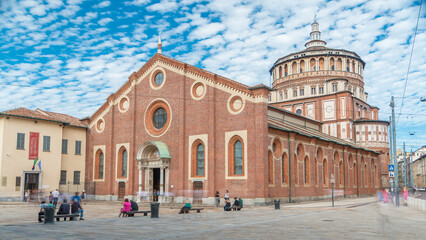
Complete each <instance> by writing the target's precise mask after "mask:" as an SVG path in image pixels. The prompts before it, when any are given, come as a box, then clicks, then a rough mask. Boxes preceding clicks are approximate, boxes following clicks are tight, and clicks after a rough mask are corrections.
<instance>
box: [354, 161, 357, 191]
mask: <svg viewBox="0 0 426 240" xmlns="http://www.w3.org/2000/svg"><path fill="white" fill-rule="evenodd" d="M353 172H354V178H353V180H354V186H356V185H357V178H356V163H354V167H353Z"/></svg>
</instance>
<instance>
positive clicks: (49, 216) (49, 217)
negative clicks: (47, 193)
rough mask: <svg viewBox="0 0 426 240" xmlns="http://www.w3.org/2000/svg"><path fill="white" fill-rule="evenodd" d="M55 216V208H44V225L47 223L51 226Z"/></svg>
mask: <svg viewBox="0 0 426 240" xmlns="http://www.w3.org/2000/svg"><path fill="white" fill-rule="evenodd" d="M54 216H55V207H49V206H48V207H45V208H44V224H46V223H49V224H53V223H55V221H54V218H53V217H54Z"/></svg>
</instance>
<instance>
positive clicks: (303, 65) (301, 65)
mask: <svg viewBox="0 0 426 240" xmlns="http://www.w3.org/2000/svg"><path fill="white" fill-rule="evenodd" d="M304 71H305V61H304V60H302V61H300V72H301V73H302V72H304Z"/></svg>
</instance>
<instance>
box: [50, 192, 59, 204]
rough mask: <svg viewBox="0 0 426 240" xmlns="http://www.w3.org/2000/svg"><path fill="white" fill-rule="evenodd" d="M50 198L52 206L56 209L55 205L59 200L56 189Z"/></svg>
mask: <svg viewBox="0 0 426 240" xmlns="http://www.w3.org/2000/svg"><path fill="white" fill-rule="evenodd" d="M52 197H53V205H54V206H55V208H56V205H57V204H58V198H59V191H58V189H56V190H55V191H53V192H52Z"/></svg>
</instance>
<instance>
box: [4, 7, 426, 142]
mask: <svg viewBox="0 0 426 240" xmlns="http://www.w3.org/2000/svg"><path fill="white" fill-rule="evenodd" d="M419 6H420V1H418V0H416V1H413V0H411V1H410V0H383V1H382V0H373V1H364V0H351V1H320V0H300V1H290V0H285V1H276V0H259V1H256V0H253V1H232V0H217V1H196V0H183V1H173V0H165V1H152V2H151V1H147V0H128V1H124V0H123V1H89V0H87V1H84V0H68V1H58V0H24V1H14V0H0V12H1V15H0V33H1V34H0V70H1V71H0V111H4V110H8V109H12V108H16V107H27V108H31V109H34V108H36V107H38V108H41V109H45V110H50V111H56V112H62V113H67V114H70V115H73V116H76V117H85V116H90V115H92V114H93V113H94V112H95V111H96V109H97V108H98V107H99V106H100V105H101V104H103V102H104V101H105V99H106V98H107V97H108V96H109V95H110V94H111V93H113V92H115V91H116V90H117V89H118V88H119V87H120V86H121V85H122V84H123V83H124V82H125V81H126V80H127V78H128V76H129V75H130V74H131V73H132V72H133V71H137V70H138V69H139V68H140V67H141V66H143V64H144V63H145V62H146V61H147V60H148V59H149V58H150V57H152V56H153V55H154V54H155V52H156V47H157V39H158V34H159V33H160V32H161V33H162V39H163V54H164V55H166V56H169V57H172V58H175V59H178V60H181V61H184V62H187V63H189V64H192V65H195V66H197V67H200V68H204V69H206V70H209V71H211V72H214V73H217V74H220V75H223V76H225V77H229V78H231V79H234V80H237V81H239V82H242V83H244V84H247V85H249V86H251V85H255V84H259V83H264V84H266V85H269V79H270V78H269V72H268V70H269V69H270V67H271V66H272V64H273V63H274V62H275V60H277V59H278V58H279V57H282V56H284V55H287V54H289V53H292V52H296V51H300V50H303V49H304V44H305V43H306V42H307V40H308V38H309V32H310V24H311V22H312V21H313V16H314V15H315V14H317V18H318V22H319V23H320V30H321V32H322V39H323V40H325V41H327V46H328V47H331V48H339V49H347V50H351V51H355V52H356V53H357V54H358V55H360V56H361V58H362V59H363V60H364V61H365V62H366V68H365V74H364V81H365V90H366V91H367V92H368V93H369V95H368V102H369V103H370V104H371V105H374V106H378V107H379V108H380V118H381V119H382V120H388V117H389V114H390V107H389V101H390V97H391V96H392V95H394V96H395V97H396V105H397V108H396V110H397V114H398V113H399V111H400V107H401V100H402V98H401V97H402V96H403V90H404V83H405V79H406V74H407V69H408V63H409V57H410V52H411V47H412V42H413V33H414V29H415V27H416V21H417V16H418V12H419ZM425 12H426V6H425V4H424V3H423V6H422V12H421V18H420V21H419V27H418V30H417V36H416V43H415V47H414V54H413V56H412V63H411V68H410V73H409V75H408V76H409V77H408V84H407V89H406V94H405V95H406V98H405V99H404V104H403V106H402V110H401V115H397V117H398V116H399V120H398V125H397V127H398V129H397V135H398V136H397V138H398V146H397V147H398V148H400V146H401V145H402V141H405V142H407V146H408V147H407V149H408V150H411V148H412V149H413V150H415V149H417V148H418V147H419V146H421V145H426V111H425V110H426V102H420V101H419V99H420V97H423V98H426V78H425V77H426V61H425V59H426V58H425V57H426V56H425V55H426V54H425V53H426V34H425V28H426V24H425V23H426V20H425ZM408 132H415V133H416V134H415V135H414V136H410V135H409V134H408Z"/></svg>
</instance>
